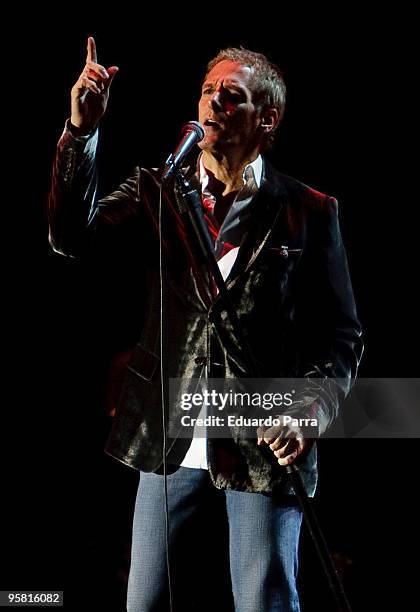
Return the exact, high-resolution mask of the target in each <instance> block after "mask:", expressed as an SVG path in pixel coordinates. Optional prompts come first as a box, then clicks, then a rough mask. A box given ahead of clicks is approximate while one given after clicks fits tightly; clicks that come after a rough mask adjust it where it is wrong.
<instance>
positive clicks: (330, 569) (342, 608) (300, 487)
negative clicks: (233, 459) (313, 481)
mask: <svg viewBox="0 0 420 612" xmlns="http://www.w3.org/2000/svg"><path fill="white" fill-rule="evenodd" d="M175 180H176V184H177V186H178V188H179V192H180V193H181V195H182V199H183V202H184V203H185V205H186V210H187V212H188V215H189V218H190V220H191V223H192V226H193V229H194V232H195V234H196V237H197V240H198V243H199V245H200V248H201V251H202V255H203V256H204V259H205V261H206V262H207V263H208V265H209V268H210V271H211V273H212V275H213V278H214V280H215V282H216V286H217V288H218V290H219V295H220V296H221V298H222V299H223V300H224V304H225V310H226V312H227V314H228V317H229V319H230V322H231V324H232V327H233V330H234V333H235V335H236V337H237V338H238V340H239V342H240V343H241V346H242V348H243V351H244V358H245V362H246V364H247V366H248V370H249V372H250V373H251V375H252V377H253V378H258V377H260V373H259V369H258V366H257V363H256V361H255V359H254V356H253V354H252V351H251V347H250V345H249V342H248V339H247V337H246V335H245V332H244V330H243V329H242V327H241V324H240V321H239V319H238V315H237V313H236V310H235V307H234V304H233V302H232V300H231V298H230V295H229V293H228V290H227V288H226V284H225V281H224V279H223V276H222V273H221V272H220V268H219V266H218V264H217V261H216V257H215V255H214V247H213V243H212V240H211V238H210V235H209V231H208V228H207V223H206V220H205V218H204V214H203V207H202V203H201V197H200V194H199V193H198V191H197V190H196V189H194V188H192V187H191V185H190V184H189V182H188V181H187V179H186V178H185V176H184V174H183V173H182V171H181V170H180V169H178V170H177V172H176V179H175ZM286 471H287V473H288V474H289V477H290V479H291V482H292V485H293V488H294V491H295V494H296V497H297V499H298V502H299V504H300V507H301V510H302V513H303V516H304V518H305V523H306V525H307V528H308V531H309V534H310V536H311V538H312V541H313V543H314V546H315V549H316V551H317V553H318V556H319V559H320V562H321V565H322V568H323V570H324V572H325V574H326V577H327V580H328V583H329V586H330V589H331V591H332V593H333V595H334V598H335V600H336V603H337V610H338V612H351V607H350V603H349V601H348V599H347V597H346V594H345V592H344V588H343V584H342V582H341V579H340V576H339V575H338V573H337V570H336V568H335V565H334V562H333V559H332V557H331V554H330V552H329V550H328V546H327V543H326V540H325V537H324V535H323V533H322V530H321V527H320V525H319V522H318V520H317V517H316V514H315V511H314V509H313V507H312V504H311V500H310V498H309V496H308V494H307V493H306V490H305V487H304V484H303V481H302V477H301V475H300V472H299V468H298V467H296V465H294V464H292V465H288V466H287V467H286Z"/></svg>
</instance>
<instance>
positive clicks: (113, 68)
mask: <svg viewBox="0 0 420 612" xmlns="http://www.w3.org/2000/svg"><path fill="white" fill-rule="evenodd" d="M118 70H119V68H118V66H111V67H110V68H108V69H107V72H108V74H109V78H108V81H107V82H106V84H105V87H106V88H107V89H109V87H110V85H111V83H112V81H113V79H114V76H115V75H116V74H117V72H118Z"/></svg>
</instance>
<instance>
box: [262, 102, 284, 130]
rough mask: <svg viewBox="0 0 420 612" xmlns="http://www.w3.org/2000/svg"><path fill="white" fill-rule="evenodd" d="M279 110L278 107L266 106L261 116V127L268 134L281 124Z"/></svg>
mask: <svg viewBox="0 0 420 612" xmlns="http://www.w3.org/2000/svg"><path fill="white" fill-rule="evenodd" d="M279 121H280V118H279V112H278V110H277V109H276V108H266V109H265V110H264V111H263V112H262V113H261V117H260V127H261V129H262V130H264V132H265V133H266V134H268V133H269V132H271V131H272V130H274V129H275V128H276V127H277V126H278V124H279Z"/></svg>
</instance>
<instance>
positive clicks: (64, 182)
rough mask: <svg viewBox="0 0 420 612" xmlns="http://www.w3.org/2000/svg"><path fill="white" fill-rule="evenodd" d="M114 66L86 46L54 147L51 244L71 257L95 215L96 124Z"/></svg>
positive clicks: (103, 108)
mask: <svg viewBox="0 0 420 612" xmlns="http://www.w3.org/2000/svg"><path fill="white" fill-rule="evenodd" d="M117 71H118V68H117V66H111V67H110V68H108V69H105V68H104V66H102V65H101V64H99V63H98V61H97V52H96V45H95V41H94V39H93V38H92V37H89V38H88V41H87V55H86V64H85V66H84V68H83V70H82V72H81V74H80V76H79V78H78V79H77V81H76V83H75V84H74V86H73V87H72V90H71V116H70V119H69V120H68V121H67V122H66V127H65V129H64V132H63V134H62V136H61V138H60V140H59V142H58V146H57V154H56V157H55V160H54V163H53V169H52V177H51V188H50V193H49V197H48V221H49V240H50V244H51V246H52V247H53V249H54V250H55V251H57V252H59V253H62V254H65V255H68V256H71V257H74V256H77V255H79V254H80V253H81V252H82V251H83V248H84V245H85V241H86V237H87V235H88V234H87V232H86V228H87V227H88V225H89V222H90V220H91V219H92V217H93V216H94V213H95V199H96V189H97V178H96V168H95V158H96V148H97V143H98V125H99V122H100V120H101V119H102V117H103V116H104V113H105V111H106V108H107V104H108V100H109V91H110V86H111V83H112V80H113V78H114V76H115V74H116V72H117Z"/></svg>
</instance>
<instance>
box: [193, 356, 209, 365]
mask: <svg viewBox="0 0 420 612" xmlns="http://www.w3.org/2000/svg"><path fill="white" fill-rule="evenodd" d="M194 362H195V363H196V364H197V365H204V364H205V363H206V362H207V357H206V355H198V357H196V358H195V359H194Z"/></svg>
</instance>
